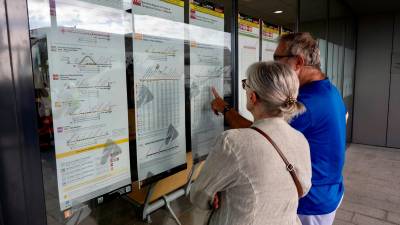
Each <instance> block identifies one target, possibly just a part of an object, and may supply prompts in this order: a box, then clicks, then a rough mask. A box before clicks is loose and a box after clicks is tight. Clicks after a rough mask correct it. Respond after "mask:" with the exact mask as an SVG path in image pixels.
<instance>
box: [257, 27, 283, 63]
mask: <svg viewBox="0 0 400 225" xmlns="http://www.w3.org/2000/svg"><path fill="white" fill-rule="evenodd" d="M278 41H279V26H274V25H270V24H266V23H263V26H262V42H261V45H262V47H261V48H262V54H261V61H272V60H274V52H275V49H276V47H278Z"/></svg>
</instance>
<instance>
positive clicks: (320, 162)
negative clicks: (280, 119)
mask: <svg viewBox="0 0 400 225" xmlns="http://www.w3.org/2000/svg"><path fill="white" fill-rule="evenodd" d="M298 100H299V101H300V102H301V103H303V104H304V106H305V107H306V110H307V111H306V112H305V113H304V114H302V115H300V116H298V117H296V118H294V120H293V121H292V122H291V125H292V127H293V128H295V129H296V130H298V131H300V132H302V133H303V134H304V136H305V137H306V139H307V140H308V143H309V145H310V151H311V164H312V187H311V189H310V191H309V193H308V194H307V195H306V196H305V197H304V198H301V199H300V201H299V208H298V214H302V215H322V214H327V213H331V212H333V211H334V210H335V209H336V208H337V206H338V205H339V202H340V200H341V198H342V196H343V193H344V186H343V176H342V170H343V165H344V161H345V148H346V107H345V106H344V103H343V100H342V97H341V95H340V94H339V92H338V90H337V89H336V87H335V86H333V85H332V83H331V82H330V81H329V80H328V79H325V80H320V81H314V82H311V83H308V84H305V85H303V86H301V87H300V90H299V96H298Z"/></svg>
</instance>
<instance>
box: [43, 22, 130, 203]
mask: <svg viewBox="0 0 400 225" xmlns="http://www.w3.org/2000/svg"><path fill="white" fill-rule="evenodd" d="M47 40H48V54H49V74H50V88H51V100H52V115H53V126H54V141H55V150H56V164H57V182H58V191H59V199H60V208H61V210H65V209H67V208H69V207H72V206H74V205H76V204H79V203H81V202H84V201H87V200H90V199H92V198H95V197H97V196H99V195H102V194H105V193H108V192H110V191H113V190H115V189H117V188H120V187H123V186H125V185H128V184H130V182H131V177H130V163H129V143H128V113H127V102H126V99H127V98H126V81H125V79H126V75H125V65H124V62H125V61H124V60H125V53H124V38H123V36H117V35H113V34H107V33H98V32H93V31H85V30H78V29H74V28H58V29H54V30H51V31H50V32H49V33H48V36H47Z"/></svg>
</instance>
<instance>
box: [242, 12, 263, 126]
mask: <svg viewBox="0 0 400 225" xmlns="http://www.w3.org/2000/svg"><path fill="white" fill-rule="evenodd" d="M238 51H239V53H238V54H239V82H238V87H237V88H238V90H239V113H240V114H241V115H242V116H243V117H245V118H246V119H248V120H251V121H253V120H254V118H253V115H252V114H251V113H250V112H249V111H248V110H247V108H246V103H247V97H246V91H245V90H243V89H242V86H241V80H243V79H246V78H247V76H246V71H247V68H248V67H249V66H250V65H251V64H253V63H255V62H258V61H259V59H260V24H259V23H258V22H256V21H255V20H253V21H249V20H245V19H241V18H240V19H239V49H238Z"/></svg>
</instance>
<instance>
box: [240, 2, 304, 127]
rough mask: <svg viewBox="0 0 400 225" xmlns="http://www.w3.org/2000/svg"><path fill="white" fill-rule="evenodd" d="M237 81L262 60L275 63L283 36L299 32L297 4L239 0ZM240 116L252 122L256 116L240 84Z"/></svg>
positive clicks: (243, 77)
mask: <svg viewBox="0 0 400 225" xmlns="http://www.w3.org/2000/svg"><path fill="white" fill-rule="evenodd" d="M238 4H239V31H238V33H239V38H238V39H239V46H238V61H239V70H238V80H239V81H241V80H242V79H245V78H246V70H247V68H248V67H249V66H250V65H251V64H253V63H255V62H258V61H260V60H262V61H270V60H273V54H274V52H275V49H276V47H277V45H278V40H279V37H280V35H282V34H285V33H289V32H294V31H295V29H296V18H297V1H296V0H285V1H278V0H275V1H252V2H249V1H247V0H239V1H238ZM237 88H238V90H239V97H238V108H239V113H240V114H241V115H242V116H244V117H245V118H247V119H249V120H253V116H252V115H251V113H250V112H249V111H248V110H247V108H246V93H245V91H244V90H242V88H241V82H238V87H237Z"/></svg>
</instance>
